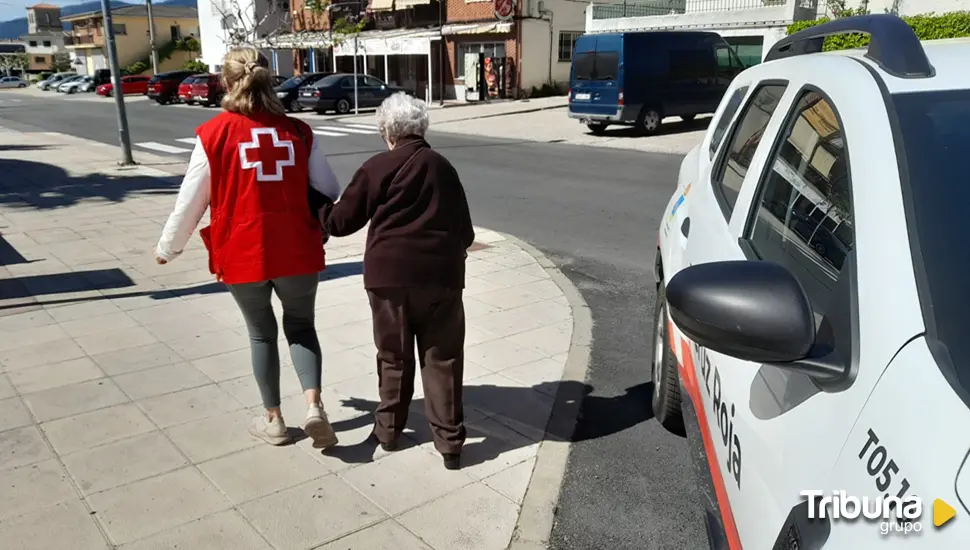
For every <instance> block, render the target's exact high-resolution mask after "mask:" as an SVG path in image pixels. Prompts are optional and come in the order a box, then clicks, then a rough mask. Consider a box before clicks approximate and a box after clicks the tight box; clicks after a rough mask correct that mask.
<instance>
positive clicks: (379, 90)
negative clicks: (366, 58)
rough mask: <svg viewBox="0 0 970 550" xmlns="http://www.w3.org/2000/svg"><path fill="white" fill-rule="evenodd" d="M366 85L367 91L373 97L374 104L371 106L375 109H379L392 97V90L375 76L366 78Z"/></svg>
mask: <svg viewBox="0 0 970 550" xmlns="http://www.w3.org/2000/svg"><path fill="white" fill-rule="evenodd" d="M364 84H365V85H366V86H367V89H368V90H369V92H368V93H370V94H372V95H371V97H372V102H373V103H372V105H371V106H373V107H379V106H380V104H381V103H383V102H384V100H385V99H387V98H388V97H390V95H391V89H390V88H388V87H387V85H386V84H384V83H383V82H381V81H380V80H378V79H376V78H374V77H373V76H365V77H364Z"/></svg>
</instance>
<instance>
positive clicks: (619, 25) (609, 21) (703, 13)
mask: <svg viewBox="0 0 970 550" xmlns="http://www.w3.org/2000/svg"><path fill="white" fill-rule="evenodd" d="M863 5H866V6H867V7H868V8H869V11H870V13H886V12H895V13H898V14H899V15H917V14H925V13H931V12H936V13H946V12H952V11H962V10H970V0H869V1H868V2H865V0H848V1H847V2H846V7H847V8H858V7H861V6H863ZM828 13H829V6H828V4H827V2H826V0H646V1H641V2H637V3H630V4H624V5H602V4H591V7H590V9H588V10H587V11H586V32H588V33H606V32H630V31H661V30H706V31H714V32H717V33H718V34H720V35H721V36H723V37H724V38H725V39H726V40H727V41H728V42H729V43H731V44H734V45H735V47H736V48H737V49H738V50H739V54H740V55H741V56H742V58H749V59H752V60H753V61H757V60H758V57H759V56H760V58H761V59H764V56H765V55H766V54H767V53H768V50H769V49H770V48H771V46H772V45H774V44H775V43H776V42H777V41H779V40H781V39H782V38H784V37H785V35H786V34H787V29H788V26H789V25H791V24H792V23H794V22H796V21H804V20H813V19H816V18H817V17H819V16H824V15H827V14H828Z"/></svg>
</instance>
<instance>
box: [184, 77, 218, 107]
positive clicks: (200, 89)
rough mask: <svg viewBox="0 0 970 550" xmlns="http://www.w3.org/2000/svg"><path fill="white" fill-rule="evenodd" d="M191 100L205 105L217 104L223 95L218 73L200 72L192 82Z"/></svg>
mask: <svg viewBox="0 0 970 550" xmlns="http://www.w3.org/2000/svg"><path fill="white" fill-rule="evenodd" d="M191 93H192V101H194V102H196V103H201V104H202V105H205V106H206V107H212V106H214V105H218V104H219V102H220V101H222V96H223V95H225V93H226V92H225V89H223V87H222V77H221V75H220V74H218V73H216V74H200V75H199V76H196V77H195V81H194V82H192V92H191Z"/></svg>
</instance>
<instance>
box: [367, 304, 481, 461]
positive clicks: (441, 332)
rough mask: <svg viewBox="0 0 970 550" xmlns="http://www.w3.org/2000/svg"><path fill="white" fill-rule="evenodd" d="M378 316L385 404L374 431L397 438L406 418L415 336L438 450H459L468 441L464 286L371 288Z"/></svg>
mask: <svg viewBox="0 0 970 550" xmlns="http://www.w3.org/2000/svg"><path fill="white" fill-rule="evenodd" d="M367 296H368V298H369V299H370V306H371V312H372V314H373V318H374V343H375V344H376V346H377V375H378V380H379V382H378V383H379V386H380V394H381V404H380V406H378V408H377V412H376V413H375V416H376V422H375V427H374V434H375V435H376V436H377V438H378V439H379V440H381V441H382V442H385V443H387V442H389V441H392V440H394V439H396V438H397V437H398V436H399V435H400V434H401V432H403V431H404V427H405V425H406V424H407V421H408V407H409V406H410V405H411V398H412V397H413V395H414V371H415V358H414V344H415V340H417V345H418V361H419V362H420V364H421V382H422V383H423V384H424V407H425V412H426V414H427V416H428V420H429V422H430V423H431V430H432V433H433V434H434V444H435V448H436V449H437V450H438V452H440V453H444V454H457V453H459V452H461V447H462V445H463V444H464V443H465V425H464V410H463V406H462V395H461V393H462V375H463V371H464V348H465V309H464V305H463V303H462V290H461V289H457V288H455V289H451V288H376V289H371V290H368V291H367Z"/></svg>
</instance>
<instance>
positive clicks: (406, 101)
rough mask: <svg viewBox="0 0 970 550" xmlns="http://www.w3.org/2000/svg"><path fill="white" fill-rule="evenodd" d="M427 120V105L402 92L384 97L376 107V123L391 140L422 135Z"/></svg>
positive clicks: (426, 129) (426, 127)
mask: <svg viewBox="0 0 970 550" xmlns="http://www.w3.org/2000/svg"><path fill="white" fill-rule="evenodd" d="M428 122H429V121H428V105H427V104H426V103H425V102H424V101H421V100H420V99H418V98H416V97H413V96H410V95H408V94H406V93H404V92H397V93H396V94H394V95H392V96H391V97H389V98H387V99H385V100H384V102H383V103H381V106H380V107H378V108H377V125H378V127H379V128H380V129H381V132H382V133H383V134H384V137H385V138H386V139H387V140H389V141H392V142H394V141H397V140H398V139H400V138H403V137H406V136H419V137H424V134H425V132H427V131H428Z"/></svg>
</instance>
